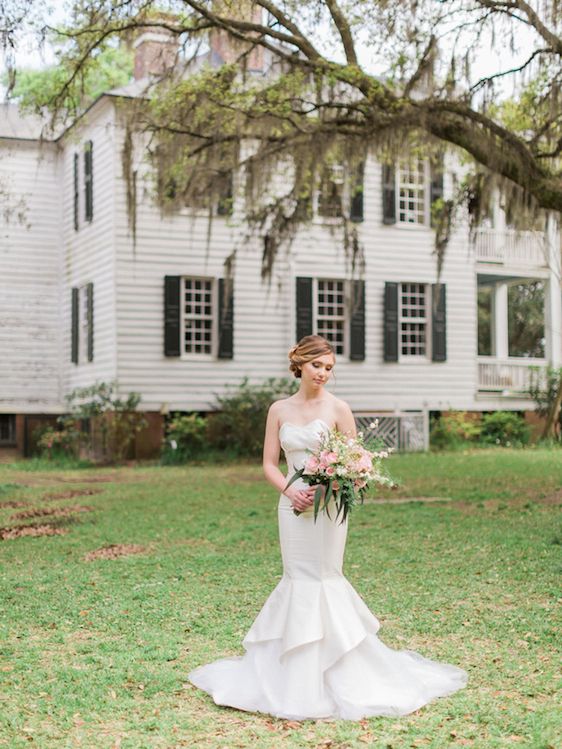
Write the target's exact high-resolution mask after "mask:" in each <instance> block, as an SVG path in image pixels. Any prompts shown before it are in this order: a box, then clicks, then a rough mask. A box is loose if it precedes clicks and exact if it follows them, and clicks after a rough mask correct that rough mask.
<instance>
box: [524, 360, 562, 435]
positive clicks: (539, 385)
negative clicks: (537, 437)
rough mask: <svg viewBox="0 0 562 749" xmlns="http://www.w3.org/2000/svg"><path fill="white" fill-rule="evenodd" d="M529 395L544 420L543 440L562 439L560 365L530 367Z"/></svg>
mask: <svg viewBox="0 0 562 749" xmlns="http://www.w3.org/2000/svg"><path fill="white" fill-rule="evenodd" d="M529 395H530V396H531V398H532V399H533V400H534V401H535V404H536V406H537V411H538V413H539V414H540V416H542V417H543V418H544V420H545V425H544V431H543V434H542V439H543V440H548V441H549V442H551V443H552V442H553V441H555V440H559V441H562V407H561V406H562V367H547V369H546V372H544V373H543V372H541V370H540V369H539V368H538V367H531V378H530V382H529Z"/></svg>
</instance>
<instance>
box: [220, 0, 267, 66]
mask: <svg viewBox="0 0 562 749" xmlns="http://www.w3.org/2000/svg"><path fill="white" fill-rule="evenodd" d="M213 9H214V10H215V12H216V13H218V14H219V15H222V16H226V17H227V18H228V17H230V18H237V19H238V20H248V21H251V22H253V23H261V22H262V8H260V6H259V5H256V4H255V3H254V2H252V0H236V2H233V1H232V0H216V1H215V3H214V8H213ZM209 45H210V47H211V63H212V64H214V65H222V64H223V63H232V62H236V61H237V60H238V59H239V58H240V56H241V55H242V54H243V53H244V51H245V50H246V49H247V48H248V45H247V44H245V43H244V42H240V41H238V40H237V39H234V38H233V37H232V36H230V35H229V34H228V32H227V31H224V30H223V29H211V31H210V33H209ZM263 51H264V50H263V47H254V48H253V49H252V51H251V52H250V54H249V55H248V56H247V57H246V66H247V70H249V71H254V72H262V71H263V68H264V59H263Z"/></svg>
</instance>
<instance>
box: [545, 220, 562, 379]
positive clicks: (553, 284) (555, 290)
mask: <svg viewBox="0 0 562 749" xmlns="http://www.w3.org/2000/svg"><path fill="white" fill-rule="evenodd" d="M545 240H546V257H547V260H548V284H547V288H546V295H545V326H544V327H545V338H546V346H545V348H546V351H545V354H546V358H547V359H548V361H549V363H550V364H551V366H553V367H560V366H561V363H562V290H561V288H560V231H559V227H558V221H557V220H556V217H555V215H554V213H553V212H552V211H551V212H549V214H548V218H547V223H546V233H545Z"/></svg>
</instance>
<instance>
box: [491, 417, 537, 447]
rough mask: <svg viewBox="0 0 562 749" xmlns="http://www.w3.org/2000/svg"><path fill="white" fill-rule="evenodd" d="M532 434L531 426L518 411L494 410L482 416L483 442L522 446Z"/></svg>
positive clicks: (505, 445)
mask: <svg viewBox="0 0 562 749" xmlns="http://www.w3.org/2000/svg"><path fill="white" fill-rule="evenodd" d="M530 436H531V428H530V426H529V425H528V424H527V423H526V422H525V419H524V418H523V416H521V414H519V413H517V412H516V411H494V412H493V413H489V414H484V416H483V417H482V433H481V435H480V441H481V442H482V444H485V445H502V446H503V447H522V446H523V445H526V444H527V443H528V442H529V439H530Z"/></svg>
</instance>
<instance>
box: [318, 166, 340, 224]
mask: <svg viewBox="0 0 562 749" xmlns="http://www.w3.org/2000/svg"><path fill="white" fill-rule="evenodd" d="M343 188H344V173H343V166H342V165H341V164H334V165H332V166H326V167H325V168H324V171H323V173H322V177H321V180H320V188H319V191H318V215H319V216H324V217H325V218H339V217H340V216H341V215H342V213H343Z"/></svg>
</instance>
